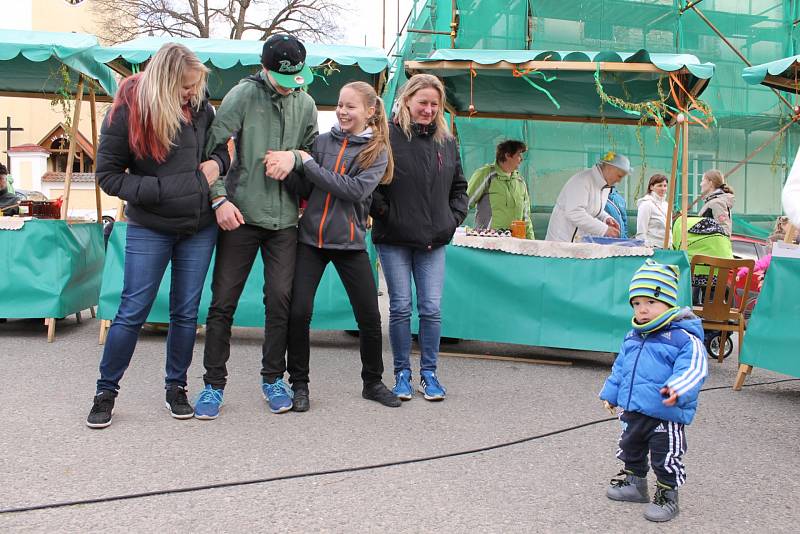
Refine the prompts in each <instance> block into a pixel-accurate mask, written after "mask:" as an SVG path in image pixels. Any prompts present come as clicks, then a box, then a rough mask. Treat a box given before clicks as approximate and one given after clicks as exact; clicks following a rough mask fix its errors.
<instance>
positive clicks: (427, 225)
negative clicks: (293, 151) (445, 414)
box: [370, 74, 467, 400]
mask: <svg viewBox="0 0 800 534" xmlns="http://www.w3.org/2000/svg"><path fill="white" fill-rule="evenodd" d="M397 101H398V103H399V105H398V108H397V111H396V114H395V117H394V119H393V121H392V123H391V124H390V125H389V139H390V143H391V146H392V152H393V155H394V162H395V167H394V180H393V181H392V183H391V184H389V185H381V186H379V187H378V189H376V191H375V193H374V194H373V201H372V209H371V212H370V214H371V215H372V217H373V218H374V220H375V221H374V226H373V230H372V240H373V242H374V243H375V244H376V245H377V248H378V254H379V256H380V260H381V266H382V267H383V272H384V274H385V276H386V284H387V286H388V289H389V340H390V342H391V344H392V353H393V354H394V373H395V380H396V383H395V387H394V390H393V391H394V393H395V395H397V396H398V397H400V398H401V399H403V400H409V399H411V396H412V395H413V390H412V387H411V354H410V353H411V279H412V277H413V279H414V285H415V286H416V289H417V312H418V314H419V345H420V352H421V356H420V384H419V390H420V392H422V393H423V395H424V397H425V398H426V399H427V400H442V399H444V397H445V388H444V387H442V385H441V384H440V382H439V379H438V377H437V374H436V365H437V360H438V357H439V340H440V335H441V306H440V302H441V297H442V288H443V286H444V267H445V247H444V245H446V244H447V243H448V242H450V240H451V239H452V237H453V233H454V232H455V229H456V227H458V225H459V224H461V222H462V221H463V220H464V217H466V215H467V182H466V180H464V173H463V171H462V169H461V159H460V157H459V153H458V146H457V145H456V141H455V138H454V137H453V136H452V135H451V134H450V132H449V130H448V129H447V123H446V122H445V120H444V106H445V93H444V87H443V86H442V83H441V82H440V81H439V80H438V79H437V78H436V77H434V76H431V75H429V74H417V75H414V76H412V77H411V79H410V80H409V81H408V82H407V83H406V84H405V86H404V87H403V89H402V93H401V94H400V95H399V96H398V97H397Z"/></svg>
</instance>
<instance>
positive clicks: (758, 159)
mask: <svg viewBox="0 0 800 534" xmlns="http://www.w3.org/2000/svg"><path fill="white" fill-rule="evenodd" d="M696 5H697V8H698V9H700V10H701V12H702V14H703V15H705V17H706V18H708V19H709V20H710V21H711V22H712V23H713V24H714V26H716V27H717V28H718V29H719V30H720V31H721V32H722V33H723V35H725V36H726V38H727V39H728V40H729V41H730V42H731V43H732V44H733V45H734V46H735V47H736V48H737V49H738V50H740V51H741V53H742V54H743V55H744V56H745V57H746V58H747V59H748V60H749V62H750V63H751V64H754V65H756V64H761V63H767V62H770V61H774V60H777V59H780V58H785V57H789V56H792V55H794V54H795V53H796V52H797V46H796V40H797V32H798V29H797V27H796V26H795V25H794V24H793V22H794V21H795V20H797V19H798V18H800V0H787V1H784V2H775V1H774V0H747V1H741V0H708V1H704V2H700V3H696ZM455 7H456V10H457V19H458V20H457V22H458V32H457V36H456V39H455V47H453V46H452V44H451V38H450V36H449V35H447V33H448V32H450V29H451V23H452V22H453V18H452V12H453V2H452V0H427V1H423V0H418V1H417V2H415V3H414V7H413V10H412V17H411V20H410V22H409V24H408V28H411V29H422V30H433V31H436V32H442V34H430V33H415V32H411V33H408V34H407V35H406V36H405V38H404V40H403V41H401V43H400V45H399V51H398V52H396V53H397V55H398V56H399V57H397V58H395V59H397V61H396V63H395V68H394V70H393V76H392V78H391V79H390V83H389V84H388V87H387V93H386V96H387V101H389V102H391V101H392V98H393V97H394V94H395V91H396V89H397V88H398V87H399V86H400V85H402V83H403V82H404V81H405V80H406V73H405V72H404V69H403V68H402V65H403V63H402V62H404V61H408V60H419V59H422V58H427V57H429V56H430V55H431V54H432V53H434V52H435V51H437V50H443V49H449V48H457V49H481V50H488V49H504V50H558V51H570V50H572V51H579V50H589V51H606V52H608V51H616V52H620V53H633V52H636V51H637V50H640V49H645V50H647V51H648V52H650V53H667V54H691V55H693V56H696V57H697V58H698V59H699V60H700V61H701V62H709V63H713V64H715V65H716V70H715V73H714V77H713V79H712V80H711V82H710V84H709V86H708V88H707V89H706V90H705V92H704V93H703V95H702V100H703V101H704V102H705V103H706V104H708V106H709V107H710V108H711V110H712V111H713V116H714V119H715V121H716V122H715V123H714V124H712V125H711V126H710V127H709V128H708V129H704V128H701V127H699V126H693V127H692V128H691V129H690V130H691V131H690V135H689V161H688V167H689V187H688V191H687V192H688V195H689V197H690V201H691V200H694V199H695V198H696V197H697V196H698V194H699V181H700V177H701V176H702V174H703V172H704V171H706V170H708V169H711V168H719V169H720V170H722V171H723V172H724V173H727V172H728V171H729V170H731V169H733V168H734V167H735V166H736V164H737V163H739V162H740V161H741V160H743V159H744V158H745V157H746V156H747V155H748V154H749V153H750V152H752V151H753V150H754V149H756V147H758V146H759V145H761V144H762V143H763V142H765V141H766V140H767V139H769V137H770V136H772V135H773V134H774V133H775V132H776V131H778V130H779V129H780V128H781V126H782V125H783V124H785V123H786V122H787V121H788V120H789V108H788V106H785V104H784V103H781V102H780V101H779V100H778V98H777V97H776V96H775V95H774V94H773V92H772V91H771V90H770V89H768V88H766V87H764V86H760V85H749V84H747V83H746V82H745V81H744V79H743V78H742V69H743V68H744V67H746V64H745V63H744V62H743V61H742V60H741V59H740V58H739V57H738V56H737V55H736V53H734V52H733V51H732V50H731V49H730V48H729V47H728V46H727V45H726V44H725V43H724V42H723V40H722V39H720V38H719V37H718V36H717V35H716V34H715V33H714V31H713V30H712V29H711V28H710V27H709V26H708V25H707V24H706V23H705V22H704V21H703V20H702V19H701V18H700V16H699V15H698V14H697V13H695V12H694V11H693V10H692V9H687V10H685V12H683V13H681V9H682V8H685V7H686V2H685V1H681V0H655V1H653V0H647V1H645V0H583V1H569V2H564V1H563V0H510V1H509V0H457V1H456V2H455ZM531 91H532V92H533V91H536V89H535V88H533V87H531ZM553 96H554V98H555V99H558V94H556V93H554V94H553ZM466 98H469V95H466ZM787 99H788V100H789V101H790V103H792V104H794V103H795V101H796V97H795V96H794V95H792V94H789V95H787ZM476 100H477V101H478V102H480V98H477V99H476ZM508 105H509V106H513V102H511V103H509V104H508ZM478 111H480V109H478ZM507 111H508V112H510V113H513V111H514V110H513V109H508V110H507ZM455 125H456V128H457V131H458V136H459V139H460V142H461V150H462V158H463V163H464V169H465V173H466V174H467V175H469V174H470V173H471V172H472V171H473V170H475V169H477V168H478V167H480V166H481V165H483V164H484V163H487V162H490V161H492V160H493V159H494V149H495V145H496V144H497V143H498V142H499V141H501V140H503V139H507V138H516V139H521V140H523V141H525V142H526V143H527V144H528V147H529V152H528V154H527V158H526V160H525V162H524V163H523V166H522V168H521V171H522V173H523V175H524V176H525V177H526V179H527V180H528V185H529V187H530V190H531V197H532V202H533V204H534V212H537V213H542V212H547V211H548V210H549V208H550V207H551V206H552V205H553V203H554V201H555V198H556V196H557V195H558V193H559V191H560V190H561V187H562V186H563V184H564V183H565V182H566V180H567V179H568V178H569V177H570V176H571V175H572V174H574V173H575V172H577V171H579V170H581V169H583V168H585V167H587V166H589V165H591V164H593V163H594V162H595V161H596V160H597V159H598V158H599V157H600V156H601V155H602V154H604V153H605V152H606V151H607V150H615V151H617V152H621V153H624V154H627V155H628V156H630V158H631V161H632V164H633V165H634V166H635V170H634V172H633V173H632V174H631V176H629V177H628V178H626V179H625V181H624V182H623V183H622V184H620V186H619V189H620V191H621V193H622V194H623V195H624V196H625V198H626V200H627V203H628V207H629V213H630V214H631V215H633V214H635V210H636V199H637V198H639V197H641V196H642V194H643V189H644V188H645V187H646V180H647V178H649V176H650V175H652V174H654V173H656V172H663V173H665V174H667V175H669V174H670V171H671V160H672V149H673V144H672V137H671V136H670V135H665V132H664V130H660V131H657V130H656V129H655V128H651V127H636V126H625V125H613V124H583V123H580V124H577V123H560V122H541V121H525V120H502V119H484V118H467V117H458V118H456V119H455ZM799 132H800V126H792V127H790V128H788V129H787V130H786V132H785V134H783V135H781V136H780V137H779V138H778V139H776V140H775V141H774V142H773V143H772V144H770V145H769V146H768V147H767V148H765V149H764V150H762V151H761V152H760V153H759V154H757V155H756V156H755V157H753V158H752V159H751V160H750V161H749V162H747V163H746V164H745V165H743V166H742V167H741V168H740V169H739V170H738V171H736V172H735V173H734V174H733V175H731V176H730V178H729V182H730V184H731V186H732V187H733V188H734V189H735V190H736V205H735V208H734V216H735V219H736V220H737V221H738V222H739V224H738V225H737V227H736V228H737V229H739V230H741V231H743V232H746V233H749V234H751V235H758V236H759V237H760V236H762V235H763V233H764V232H766V231H768V230H766V228H768V227H769V225H770V223H771V221H772V220H774V219H771V218H770V217H767V216H774V215H776V214H778V213H780V211H781V206H780V193H781V188H782V184H783V182H784V180H785V178H786V175H787V173H788V169H789V166H790V165H791V162H792V159H793V157H794V154H795V152H796V151H797V148H798V145H799V144H800V135H798V134H799ZM679 193H680V191H679ZM534 222H536V221H534ZM537 233H538V230H537ZM539 235H543V234H539Z"/></svg>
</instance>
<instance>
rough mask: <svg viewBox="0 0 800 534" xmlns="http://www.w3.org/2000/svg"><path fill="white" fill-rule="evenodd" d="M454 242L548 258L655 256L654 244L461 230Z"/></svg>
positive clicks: (588, 258) (470, 246)
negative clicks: (602, 242) (490, 234)
mask: <svg viewBox="0 0 800 534" xmlns="http://www.w3.org/2000/svg"><path fill="white" fill-rule="evenodd" d="M452 244H453V245H455V246H458V247H468V248H480V249H484V250H501V251H503V252H508V253H509V254H522V255H525V256H540V257H544V258H575V259H581V260H590V259H599V258H614V257H619V256H652V255H653V249H652V248H650V247H623V246H620V245H598V244H596V243H560V242H556V241H539V240H534V239H518V238H516V237H480V236H467V235H464V234H459V233H457V234H456V235H455V236H454V237H453V242H452Z"/></svg>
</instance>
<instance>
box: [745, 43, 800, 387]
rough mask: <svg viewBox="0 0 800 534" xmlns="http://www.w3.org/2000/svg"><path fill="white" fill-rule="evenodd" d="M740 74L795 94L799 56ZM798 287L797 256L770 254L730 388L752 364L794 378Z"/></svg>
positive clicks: (797, 371)
mask: <svg viewBox="0 0 800 534" xmlns="http://www.w3.org/2000/svg"><path fill="white" fill-rule="evenodd" d="M742 77H743V78H744V80H745V81H746V82H747V83H749V84H751V85H757V84H761V85H765V86H767V87H770V88H772V89H776V90H779V91H785V92H788V93H793V94H795V95H798V94H800V56H791V57H787V58H783V59H779V60H777V61H772V62H770V63H764V64H762V65H754V66H751V67H747V68H745V69H744V70H743V71H742ZM793 111H794V115H793V117H792V118H791V120H790V121H789V122H788V123H787V124H786V125H784V127H783V129H782V130H781V131H779V132H778V133H777V134H776V136H777V135H778V134H780V133H781V132H782V131H783V130H785V129H786V128H788V127H789V126H791V125H792V124H794V123H795V122H797V120H798V111H800V110H798V108H797V107H794V108H793ZM776 136H773V138H774V137H776ZM771 140H772V139H770V140H769V141H771ZM795 162H796V160H795ZM795 164H796V163H795ZM796 230H797V229H792V228H790V230H789V232H787V233H786V242H791V241H792V237H793V233H794V232H795V231H796ZM799 287H800V259H796V258H778V257H773V258H772V261H771V262H770V265H769V269H768V270H767V273H766V275H765V277H764V285H763V287H762V288H761V293H760V295H759V297H758V303H757V304H756V306H755V308H754V309H753V313H752V315H751V316H750V321H749V323H748V325H747V335H746V336H745V339H744V343H742V347H741V348H740V350H739V372H738V373H737V376H736V382H735V383H734V389H736V390H738V389H741V387H742V385H743V384H744V381H745V379H746V378H747V375H748V374H750V373H751V372H752V371H753V368H754V367H763V368H764V369H769V370H771V371H776V372H778V373H784V374H787V375H790V376H795V377H800V358H798V357H797V353H796V352H795V350H796V349H795V343H796V339H797V338H795V337H794V336H795V335H796V324H795V323H796V322H797V317H800V296H799V295H797V292H798V288H799Z"/></svg>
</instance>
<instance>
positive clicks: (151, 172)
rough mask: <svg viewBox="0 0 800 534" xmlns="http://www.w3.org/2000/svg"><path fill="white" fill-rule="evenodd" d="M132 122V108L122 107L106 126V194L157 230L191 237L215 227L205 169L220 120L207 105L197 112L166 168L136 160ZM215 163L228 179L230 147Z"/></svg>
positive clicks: (219, 151)
mask: <svg viewBox="0 0 800 534" xmlns="http://www.w3.org/2000/svg"><path fill="white" fill-rule="evenodd" d="M128 116H129V109H128V107H127V106H125V105H120V106H119V108H118V109H116V110H115V111H114V113H113V117H112V119H113V120H112V121H111V122H109V119H108V116H107V117H106V119H105V120H104V121H103V127H102V129H101V130H100V146H99V147H98V149H97V171H96V175H97V181H98V183H99V184H100V187H101V188H102V189H103V191H105V192H106V193H108V194H109V195H112V196H116V197H119V198H121V199H123V200H126V201H127V202H128V208H127V210H126V214H127V216H128V218H129V219H130V220H131V221H133V222H135V223H137V224H141V225H142V226H145V227H147V228H151V229H153V230H157V231H161V232H169V233H178V234H184V235H190V234H194V233H197V231H199V230H201V229H202V228H205V227H206V226H208V225H209V224H212V223H215V222H216V221H215V218H214V213H213V212H212V211H211V207H210V202H209V201H210V199H209V188H208V182H207V181H206V179H205V176H204V175H203V173H202V172H201V171H200V169H199V166H200V163H202V162H203V161H204V160H205V159H208V158H204V157H203V149H204V147H205V144H206V132H207V131H208V128H209V126H211V121H212V120H213V118H214V108H212V107H211V104H209V103H208V102H203V105H202V107H201V109H200V111H199V112H196V111H194V110H192V121H191V123H184V124H183V127H182V128H181V130H180V132H179V133H178V136H177V139H175V146H174V147H173V148H172V150H170V152H169V154H168V155H167V159H166V160H165V161H164V162H163V163H158V162H156V161H155V160H154V159H152V158H145V159H138V158H136V157H135V156H134V154H133V151H132V150H131V148H130V144H129V142H128ZM211 159H214V160H216V161H217V163H219V164H220V169H221V173H220V174H223V175H224V174H225V172H227V170H228V168H229V167H230V157H229V155H228V150H227V146H226V145H225V144H221V145H219V146H218V147H217V148H216V150H214V152H213V154H212V155H211ZM126 170H127V172H126Z"/></svg>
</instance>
